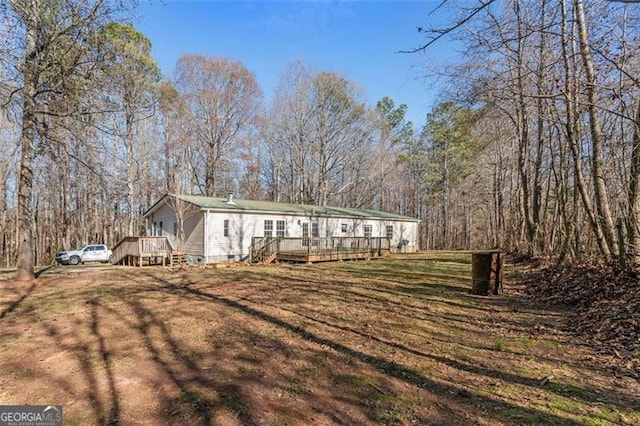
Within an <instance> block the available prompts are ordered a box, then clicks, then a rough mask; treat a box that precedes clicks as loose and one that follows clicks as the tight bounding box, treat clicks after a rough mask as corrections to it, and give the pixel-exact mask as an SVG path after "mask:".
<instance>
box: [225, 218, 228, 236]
mask: <svg viewBox="0 0 640 426" xmlns="http://www.w3.org/2000/svg"><path fill="white" fill-rule="evenodd" d="M224 236H225V237H228V236H229V219H225V220H224Z"/></svg>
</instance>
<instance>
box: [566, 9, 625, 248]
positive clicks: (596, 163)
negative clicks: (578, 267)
mask: <svg viewBox="0 0 640 426" xmlns="http://www.w3.org/2000/svg"><path fill="white" fill-rule="evenodd" d="M574 7H575V17H576V23H577V24H578V36H579V40H580V56H581V57H582V63H583V66H584V71H585V75H586V79H587V85H586V91H587V100H588V103H589V126H590V130H591V167H592V169H593V170H592V172H593V185H594V190H595V197H596V209H597V211H598V215H599V219H600V222H601V225H602V231H603V234H604V237H605V241H606V244H607V246H608V250H607V251H608V252H610V253H611V256H610V257H613V258H614V259H615V258H617V257H618V244H617V238H616V231H615V225H614V223H613V216H612V214H611V209H610V207H609V200H608V196H607V182H606V180H605V176H604V165H603V160H602V139H603V136H602V129H601V127H600V121H599V119H598V110H597V106H596V102H597V93H596V76H595V70H594V66H593V58H592V56H591V49H590V47H589V44H588V39H587V37H588V36H587V24H586V20H585V14H584V8H583V5H582V0H574Z"/></svg>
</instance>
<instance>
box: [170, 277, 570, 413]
mask: <svg viewBox="0 0 640 426" xmlns="http://www.w3.org/2000/svg"><path fill="white" fill-rule="evenodd" d="M162 283H163V285H164V286H163V288H162V290H160V289H159V291H166V292H169V293H171V294H178V295H181V296H183V297H185V298H187V299H196V300H204V301H209V302H212V303H216V304H222V305H224V306H226V307H228V308H232V309H236V310H240V311H242V312H244V313H245V314H247V315H249V316H251V317H253V318H255V319H258V320H261V321H266V322H268V323H270V324H272V325H274V326H277V327H279V328H282V329H284V330H287V331H288V332H290V333H293V334H295V335H296V336H298V337H299V338H301V339H303V340H306V341H308V342H312V343H314V344H317V345H320V346H321V347H328V348H331V349H332V350H334V351H336V352H339V353H341V354H343V355H346V356H348V357H351V358H353V359H356V360H358V361H360V362H363V363H366V364H367V365H369V366H370V367H372V368H374V369H376V370H378V371H380V372H382V373H384V374H386V375H388V376H390V377H393V378H395V379H398V380H401V381H404V382H406V383H407V384H410V385H413V386H416V387H418V388H421V389H425V390H428V391H429V392H433V393H437V394H445V395H446V394H449V395H461V396H463V398H464V399H466V400H468V401H469V402H468V404H469V405H472V404H474V403H477V402H481V403H482V404H483V405H484V406H486V407H488V408H489V410H491V411H496V412H497V411H505V410H506V411H509V412H519V413H522V414H524V415H526V416H527V418H531V419H535V420H536V421H537V422H540V423H544V424H577V422H573V421H570V420H568V419H567V418H564V417H560V416H557V415H554V414H550V413H546V412H543V411H539V410H536V409H533V408H527V407H521V406H517V405H513V404H510V403H508V402H505V401H502V400H499V399H497V398H491V397H489V396H486V395H482V394H479V393H476V392H473V391H469V390H468V389H464V388H461V387H459V386H455V385H452V384H449V383H445V382H439V381H435V380H433V379H431V378H429V377H426V376H424V375H422V374H420V373H418V372H416V371H414V370H413V369H411V368H408V367H405V366H403V365H401V364H399V363H396V362H393V361H389V360H386V359H384V358H380V357H378V356H375V355H370V354H367V353H364V352H362V351H359V350H356V349H353V348H351V347H349V346H347V345H345V344H342V343H339V342H336V341H334V340H332V339H329V338H325V337H321V336H319V335H317V334H315V333H313V332H311V331H309V330H307V329H305V328H303V327H300V326H297V325H294V324H291V323H290V322H287V321H285V320H283V319H281V318H278V317H276V316H273V315H271V314H267V313H265V312H262V311H260V310H258V309H256V308H253V307H250V306H248V305H245V304H243V303H240V302H238V301H235V300H231V299H229V298H226V297H222V296H219V295H214V294H209V293H207V292H204V291H202V290H199V289H197V288H191V287H190V286H178V285H175V284H173V283H170V282H167V281H162ZM368 338H371V336H368ZM383 343H387V342H383ZM400 349H403V350H406V349H408V348H402V347H400ZM414 352H415V351H414ZM420 355H425V356H428V355H426V354H424V353H420ZM438 361H440V362H442V361H446V362H447V363H449V364H451V365H453V366H455V367H456V368H460V367H464V368H470V367H469V366H467V365H464V366H463V365H460V364H456V363H455V362H453V361H451V360H443V359H439V360H438ZM471 370H472V371H471V372H473V369H471ZM475 372H478V373H481V374H485V375H490V376H491V377H498V378H502V379H504V378H505V377H506V378H507V379H511V380H513V381H516V382H518V383H523V384H526V385H537V384H538V383H537V382H536V383H533V382H530V381H528V379H525V378H519V377H508V376H507V375H504V374H502V373H500V372H490V371H489V370H486V369H479V368H476V369H475Z"/></svg>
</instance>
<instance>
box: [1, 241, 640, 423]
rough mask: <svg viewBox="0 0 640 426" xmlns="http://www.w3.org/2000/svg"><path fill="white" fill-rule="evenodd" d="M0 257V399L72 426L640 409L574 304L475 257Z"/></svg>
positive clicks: (598, 413) (629, 415) (589, 414)
mask: <svg viewBox="0 0 640 426" xmlns="http://www.w3.org/2000/svg"><path fill="white" fill-rule="evenodd" d="M11 278H12V273H11V272H4V273H3V272H0V404H62V405H63V412H64V423H65V425H87V424H123V425H139V424H146V425H159V424H166V425H177V424H180V425H188V424H219V425H235V424H238V425H252V424H259V425H324V424H348V425H353V424H421V425H427V424H431V425H456V424H457V425H471V424H484V425H500V424H517V425H533V424H535V425H551V424H562V425H571V424H585V425H609V424H616V425H617V424H635V425H640V383H639V382H638V381H637V380H635V379H632V378H630V377H624V376H622V375H620V374H617V373H616V372H615V371H616V370H613V369H610V368H609V365H608V363H609V360H608V359H607V358H603V356H602V355H600V354H599V353H597V352H596V351H595V350H594V349H592V348H591V347H589V346H587V345H585V344H581V343H580V341H578V340H576V339H575V337H574V336H573V335H572V334H571V331H570V329H571V312H570V311H561V310H557V309H555V308H553V309H552V308H548V307H543V306H536V305H535V304H533V303H531V302H530V301H528V300H527V299H523V298H520V297H518V296H516V295H513V294H511V295H510V294H505V295H503V296H499V297H480V296H473V295H471V294H469V292H468V289H469V288H470V259H469V256H468V255H461V254H442V253H431V254H419V255H405V256H402V257H395V258H394V257H391V258H386V259H380V260H375V261H358V262H336V263H324V264H315V265H279V266H254V267H250V266H238V267H233V268H192V269H185V270H172V269H168V268H162V267H144V268H133V267H109V266H85V267H56V268H51V269H48V270H46V271H44V272H43V273H42V274H41V276H40V278H38V279H37V280H36V281H35V282H33V283H27V284H16V283H15V282H14V281H13V280H12V279H11Z"/></svg>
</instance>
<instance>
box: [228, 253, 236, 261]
mask: <svg viewBox="0 0 640 426" xmlns="http://www.w3.org/2000/svg"><path fill="white" fill-rule="evenodd" d="M235 259H236V255H235V254H228V255H227V260H235Z"/></svg>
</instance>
